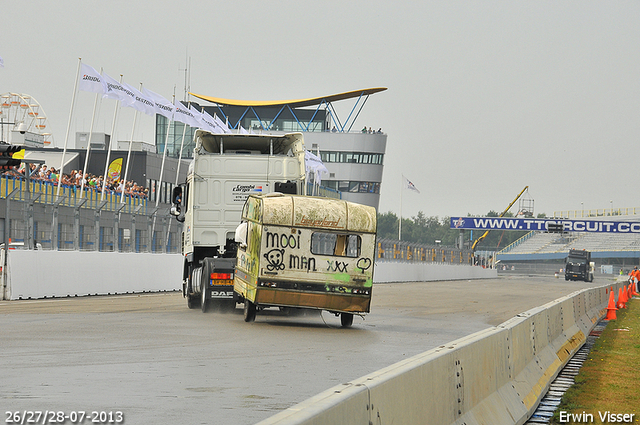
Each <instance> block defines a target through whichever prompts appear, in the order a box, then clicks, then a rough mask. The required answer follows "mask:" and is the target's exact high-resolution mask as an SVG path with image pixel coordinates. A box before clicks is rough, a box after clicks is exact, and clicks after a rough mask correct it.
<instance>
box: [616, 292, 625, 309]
mask: <svg viewBox="0 0 640 425" xmlns="http://www.w3.org/2000/svg"><path fill="white" fill-rule="evenodd" d="M617 306H618V310H620V309H623V308H624V307H625V306H624V303H623V302H622V288H618V304H617Z"/></svg>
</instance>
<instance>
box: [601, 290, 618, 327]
mask: <svg viewBox="0 0 640 425" xmlns="http://www.w3.org/2000/svg"><path fill="white" fill-rule="evenodd" d="M616 310H617V308H616V296H615V294H614V293H613V288H611V292H609V305H608V306H607V317H606V318H605V319H604V320H616Z"/></svg>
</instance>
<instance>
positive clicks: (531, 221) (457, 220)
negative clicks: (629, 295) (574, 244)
mask: <svg viewBox="0 0 640 425" xmlns="http://www.w3.org/2000/svg"><path fill="white" fill-rule="evenodd" d="M549 224H552V225H553V224H561V225H562V230H563V231H564V232H589V233H640V222H638V221H613V220H569V219H560V218H558V219H546V218H543V219H541V218H537V219H536V218H513V217H502V218H501V217H451V226H450V227H451V229H473V230H476V229H480V230H525V231H531V230H539V231H547V230H549Z"/></svg>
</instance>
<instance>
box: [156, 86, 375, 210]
mask: <svg viewBox="0 0 640 425" xmlns="http://www.w3.org/2000/svg"><path fill="white" fill-rule="evenodd" d="M384 90H386V88H372V89H364V90H355V91H351V92H345V93H339V94H334V95H329V96H322V97H316V98H308V99H296V100H285V101H242V100H232V99H221V98H216V97H211V96H204V95H199V94H194V93H191V94H192V95H193V96H194V97H195V98H196V99H198V100H197V101H193V102H189V105H188V106H193V107H194V108H195V109H197V110H199V111H202V110H206V111H207V112H208V113H209V114H210V115H211V116H216V117H217V118H220V120H222V121H223V122H225V123H226V125H227V126H228V127H229V128H230V129H231V131H233V132H242V131H248V132H253V133H272V134H283V133H291V132H303V133H304V139H305V146H306V148H307V150H309V151H311V152H312V153H314V154H316V155H318V156H320V158H321V159H322V161H323V162H324V165H325V166H326V167H327V169H328V171H329V174H328V175H326V174H324V175H322V176H320V177H321V184H322V185H323V186H326V187H329V188H332V189H335V190H339V191H340V192H342V199H345V200H348V201H352V202H357V203H360V204H364V205H370V206H373V207H375V208H378V204H379V201H380V189H381V185H382V171H383V166H384V155H385V150H386V145H387V135H386V134H385V133H383V132H382V131H371V132H369V131H368V130H367V131H365V130H364V129H360V128H358V127H359V126H356V120H357V118H358V116H359V114H360V112H361V111H362V108H363V107H364V105H365V103H366V102H367V100H368V99H369V96H371V95H373V94H376V93H379V92H382V91H384ZM339 101H340V102H343V101H351V102H353V103H354V104H353V107H352V108H351V111H350V113H349V114H348V116H347V117H346V119H344V120H343V119H342V118H341V117H340V116H338V114H337V112H336V108H335V107H334V104H335V103H336V102H339ZM183 103H187V102H183ZM194 132H195V129H194V128H191V127H189V126H185V125H184V124H182V123H180V122H171V123H169V122H168V121H167V119H166V118H165V117H164V116H162V115H156V146H157V152H158V153H163V152H164V149H165V147H166V149H167V155H168V156H169V157H173V158H178V157H182V158H190V157H192V155H193V133H194Z"/></svg>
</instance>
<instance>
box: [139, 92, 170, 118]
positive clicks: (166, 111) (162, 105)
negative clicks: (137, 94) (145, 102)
mask: <svg viewBox="0 0 640 425" xmlns="http://www.w3.org/2000/svg"><path fill="white" fill-rule="evenodd" d="M142 93H143V94H144V95H145V96H146V97H148V98H151V99H152V100H153V102H154V104H155V113H156V114H160V115H162V116H164V117H166V118H168V119H170V120H173V113H174V112H175V109H176V107H175V106H173V103H171V102H169V101H168V100H167V99H165V98H164V97H162V96H161V95H159V94H158V93H154V92H152V91H151V90H147V89H146V88H145V87H143V88H142Z"/></svg>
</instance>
